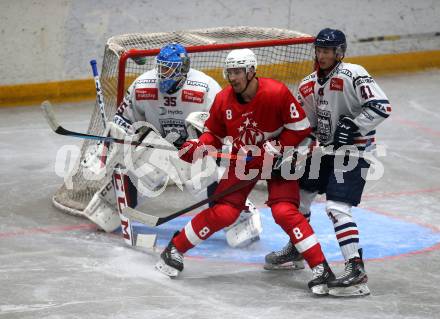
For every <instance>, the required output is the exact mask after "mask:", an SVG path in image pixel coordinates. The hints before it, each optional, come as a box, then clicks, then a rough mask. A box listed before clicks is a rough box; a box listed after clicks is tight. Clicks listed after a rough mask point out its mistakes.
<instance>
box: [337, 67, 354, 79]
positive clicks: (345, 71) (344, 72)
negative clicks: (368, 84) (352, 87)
mask: <svg viewBox="0 0 440 319" xmlns="http://www.w3.org/2000/svg"><path fill="white" fill-rule="evenodd" d="M339 73H340V74H344V75H346V76H349V77H351V78H352V77H353V73H351V71H350V70H348V69H341V70H339Z"/></svg>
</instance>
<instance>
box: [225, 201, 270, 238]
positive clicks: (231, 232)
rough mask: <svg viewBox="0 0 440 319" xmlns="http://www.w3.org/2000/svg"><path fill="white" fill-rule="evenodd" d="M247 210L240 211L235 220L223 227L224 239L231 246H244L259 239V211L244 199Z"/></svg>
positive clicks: (260, 224)
mask: <svg viewBox="0 0 440 319" xmlns="http://www.w3.org/2000/svg"><path fill="white" fill-rule="evenodd" d="M246 206H247V207H248V210H243V211H241V213H240V215H239V216H238V218H237V219H236V220H235V222H234V223H233V224H232V225H231V226H228V227H226V228H225V232H226V241H227V243H228V245H229V246H231V247H245V246H248V245H249V244H251V243H252V242H254V241H257V240H259V239H260V234H261V232H262V231H263V226H262V223H261V216H260V211H259V210H258V208H256V207H255V205H254V204H253V203H252V202H251V201H250V200H246Z"/></svg>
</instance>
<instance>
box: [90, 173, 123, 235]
mask: <svg viewBox="0 0 440 319" xmlns="http://www.w3.org/2000/svg"><path fill="white" fill-rule="evenodd" d="M114 192H115V191H114V188H113V184H112V182H109V183H107V184H106V185H104V187H102V188H101V189H100V190H99V191H98V192H96V194H95V195H93V197H92V200H91V201H90V202H89V204H88V205H87V207H86V208H85V209H84V215H85V216H86V217H87V218H88V219H89V220H91V221H92V222H94V223H95V224H96V225H98V227H100V228H101V229H103V230H104V231H105V232H107V233H111V232H113V231H115V230H116V229H117V228H118V227H119V226H121V219H120V218H119V213H118V211H117V207H116V201H115V196H114Z"/></svg>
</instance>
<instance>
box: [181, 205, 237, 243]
mask: <svg viewBox="0 0 440 319" xmlns="http://www.w3.org/2000/svg"><path fill="white" fill-rule="evenodd" d="M239 214H240V210H239V209H237V208H235V207H233V206H230V205H227V204H216V205H214V206H213V207H210V208H207V209H205V210H204V211H202V212H200V213H199V214H197V215H196V216H195V217H194V218H193V219H192V220H191V222H189V223H188V224H186V226H185V234H186V237H187V239H188V241H189V242H190V243H191V244H192V245H193V246H196V245H197V244H199V243H200V242H201V241H203V240H205V239H207V238H209V237H210V236H211V235H212V234H214V233H215V232H217V231H219V230H220V229H222V228H225V227H227V226H229V225H231V224H232V223H233V222H234V221H235V220H236V219H237V217H238V215H239Z"/></svg>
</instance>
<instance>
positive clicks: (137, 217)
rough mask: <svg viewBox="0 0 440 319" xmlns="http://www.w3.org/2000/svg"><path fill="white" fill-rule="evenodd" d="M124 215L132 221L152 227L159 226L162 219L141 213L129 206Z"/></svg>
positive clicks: (124, 210)
mask: <svg viewBox="0 0 440 319" xmlns="http://www.w3.org/2000/svg"><path fill="white" fill-rule="evenodd" d="M122 214H124V216H125V217H127V218H128V219H130V220H134V221H137V222H139V223H142V224H145V225H148V226H151V227H154V226H157V225H158V223H157V222H158V221H159V219H160V217H157V216H153V215H149V214H146V213H143V212H140V211H138V210H136V209H133V208H131V207H128V206H127V207H125V208H124V209H123V210H122Z"/></svg>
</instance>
